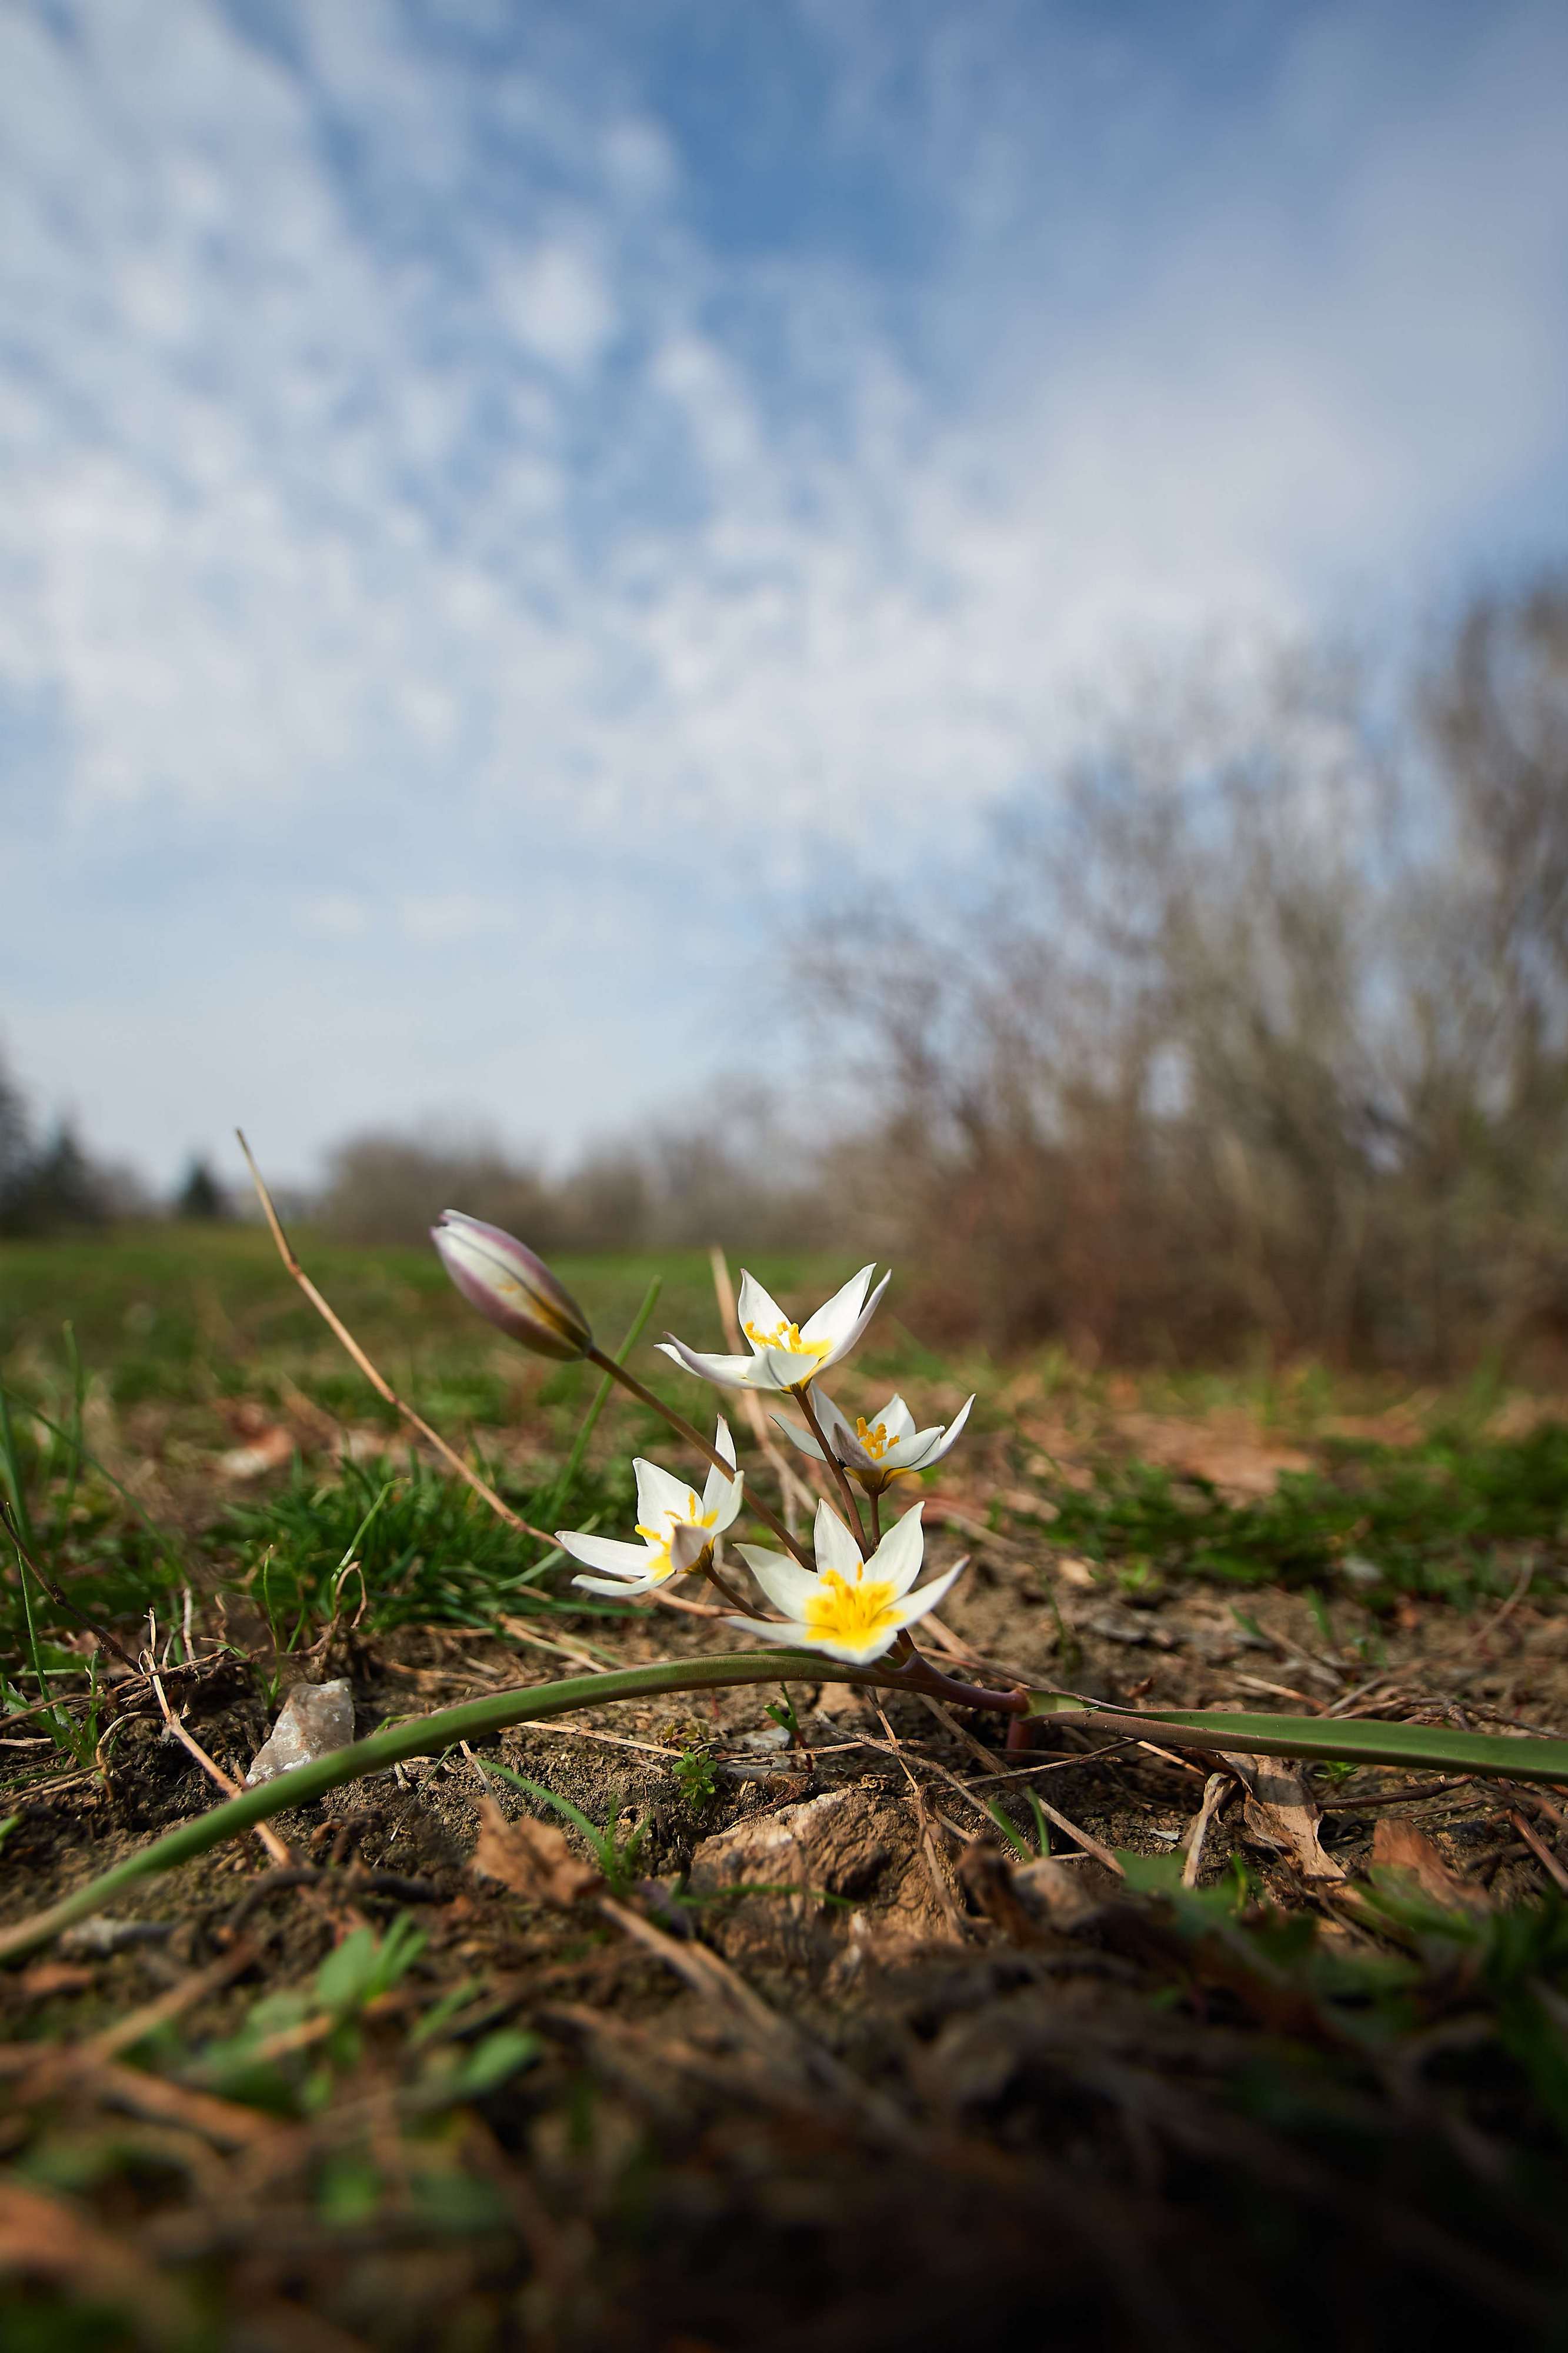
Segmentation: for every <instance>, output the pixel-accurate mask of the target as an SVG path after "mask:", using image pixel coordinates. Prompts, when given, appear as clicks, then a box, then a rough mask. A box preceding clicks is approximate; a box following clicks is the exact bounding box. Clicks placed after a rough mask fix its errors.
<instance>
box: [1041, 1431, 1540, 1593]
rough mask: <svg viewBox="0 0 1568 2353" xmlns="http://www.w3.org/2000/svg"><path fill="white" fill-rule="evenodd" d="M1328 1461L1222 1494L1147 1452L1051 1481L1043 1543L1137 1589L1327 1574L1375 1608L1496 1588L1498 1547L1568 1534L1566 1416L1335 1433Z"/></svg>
mask: <svg viewBox="0 0 1568 2353" xmlns="http://www.w3.org/2000/svg"><path fill="white" fill-rule="evenodd" d="M1332 1451H1333V1453H1334V1455H1335V1456H1336V1458H1337V1459H1336V1461H1334V1462H1333V1463H1332V1464H1331V1468H1330V1469H1329V1470H1328V1471H1325V1472H1316V1471H1308V1472H1284V1473H1282V1474H1281V1476H1280V1478H1279V1482H1278V1483H1277V1485H1276V1487H1275V1490H1274V1493H1272V1494H1270V1495H1268V1496H1265V1497H1263V1498H1261V1499H1260V1500H1258V1501H1257V1502H1249V1503H1231V1502H1228V1501H1227V1500H1226V1498H1225V1497H1224V1496H1223V1495H1221V1494H1220V1493H1219V1492H1218V1491H1217V1489H1216V1488H1215V1487H1214V1486H1213V1485H1212V1484H1211V1483H1210V1482H1208V1481H1207V1480H1205V1479H1199V1478H1196V1477H1193V1476H1190V1475H1189V1476H1185V1477H1180V1478H1178V1477H1175V1476H1173V1474H1172V1473H1170V1472H1166V1471H1163V1470H1157V1469H1154V1468H1152V1467H1151V1466H1150V1465H1148V1464H1146V1463H1137V1462H1133V1463H1129V1464H1126V1465H1121V1466H1118V1467H1116V1468H1114V1469H1104V1470H1101V1471H1100V1472H1099V1474H1098V1475H1097V1477H1096V1479H1095V1482H1094V1484H1093V1485H1092V1487H1090V1488H1089V1490H1088V1491H1087V1492H1086V1493H1078V1492H1076V1491H1074V1490H1073V1489H1071V1488H1068V1487H1065V1486H1060V1485H1055V1486H1051V1487H1050V1488H1049V1489H1048V1490H1047V1493H1046V1495H1045V1497H1044V1500H1045V1501H1046V1503H1047V1505H1048V1506H1049V1507H1050V1523H1049V1524H1050V1530H1051V1535H1052V1538H1053V1540H1054V1541H1056V1542H1058V1543H1060V1544H1062V1545H1064V1546H1068V1548H1070V1549H1074V1550H1077V1551H1080V1552H1083V1553H1086V1554H1088V1555H1089V1557H1090V1558H1092V1559H1095V1560H1098V1561H1100V1562H1105V1563H1112V1564H1115V1565H1117V1567H1119V1570H1120V1572H1121V1577H1122V1579H1123V1582H1124V1584H1125V1585H1126V1586H1127V1588H1128V1589H1129V1591H1130V1592H1131V1595H1132V1596H1133V1597H1134V1598H1136V1596H1137V1594H1138V1592H1139V1591H1140V1590H1141V1589H1142V1590H1146V1591H1148V1592H1150V1594H1151V1596H1152V1593H1153V1592H1155V1591H1157V1589H1158V1586H1159V1583H1160V1581H1161V1580H1162V1579H1163V1578H1165V1577H1172V1576H1183V1575H1184V1576H1192V1577H1211V1578H1213V1579H1215V1581H1216V1582H1217V1583H1220V1584H1225V1585H1237V1586H1258V1585H1266V1584H1274V1585H1284V1586H1294V1587H1302V1586H1319V1587H1321V1586H1325V1585H1329V1584H1331V1583H1335V1582H1337V1583H1338V1584H1339V1585H1340V1587H1341V1588H1342V1589H1347V1590H1350V1591H1352V1592H1353V1593H1354V1594H1355V1596H1356V1597H1357V1599H1361V1600H1363V1601H1365V1602H1367V1603H1368V1604H1369V1605H1370V1606H1372V1607H1374V1608H1375V1607H1377V1606H1378V1605H1379V1604H1381V1603H1386V1602H1387V1601H1389V1600H1391V1599H1393V1598H1394V1596H1395V1595H1396V1594H1400V1593H1410V1594H1421V1595H1426V1596H1428V1597H1431V1598H1433V1599H1446V1600H1453V1601H1457V1602H1461V1603H1462V1602H1465V1601H1468V1600H1470V1599H1473V1598H1474V1597H1475V1595H1476V1594H1477V1593H1478V1592H1480V1593H1488V1592H1493V1591H1496V1590H1497V1589H1499V1583H1500V1576H1501V1577H1503V1580H1504V1581H1507V1579H1509V1578H1511V1577H1512V1575H1513V1574H1514V1569H1513V1567H1511V1566H1510V1567H1509V1568H1508V1569H1507V1570H1506V1571H1503V1570H1501V1569H1500V1563H1499V1559H1498V1552H1499V1548H1500V1547H1501V1546H1520V1545H1522V1544H1533V1545H1539V1546H1561V1545H1562V1544H1563V1542H1564V1540H1565V1539H1568V1426H1564V1425H1563V1424H1562V1423H1543V1424H1542V1426H1541V1427H1539V1428H1538V1429H1536V1430H1531V1431H1530V1432H1529V1433H1528V1434H1527V1435H1526V1436H1523V1437H1520V1438H1511V1439H1488V1438H1485V1437H1471V1436H1467V1435H1465V1434H1463V1433H1462V1432H1456V1431H1449V1432H1446V1433H1439V1434H1437V1435H1435V1436H1433V1437H1431V1438H1429V1439H1427V1440H1426V1441H1425V1442H1424V1443H1422V1444H1420V1445H1417V1446H1413V1447H1410V1448H1398V1447H1391V1446H1376V1445H1367V1444H1351V1443H1343V1444H1342V1445H1340V1446H1338V1447H1337V1448H1334V1449H1333V1450H1332Z"/></svg>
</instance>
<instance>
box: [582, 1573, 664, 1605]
mask: <svg viewBox="0 0 1568 2353" xmlns="http://www.w3.org/2000/svg"><path fill="white" fill-rule="evenodd" d="M572 1582H573V1584H574V1585H580V1586H581V1587H582V1588H583V1589H584V1592H585V1593H607V1594H609V1595H610V1596H611V1597H612V1598H613V1599H615V1600H616V1601H635V1600H636V1599H637V1596H638V1594H639V1593H651V1592H652V1591H653V1589H654V1588H655V1586H656V1585H662V1584H664V1582H665V1579H664V1578H663V1577H642V1578H639V1579H638V1580H637V1582H636V1583H635V1584H627V1583H626V1581H625V1580H624V1579H622V1578H620V1577H574V1578H573V1579H572Z"/></svg>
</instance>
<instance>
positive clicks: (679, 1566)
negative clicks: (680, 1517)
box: [669, 1520, 713, 1577]
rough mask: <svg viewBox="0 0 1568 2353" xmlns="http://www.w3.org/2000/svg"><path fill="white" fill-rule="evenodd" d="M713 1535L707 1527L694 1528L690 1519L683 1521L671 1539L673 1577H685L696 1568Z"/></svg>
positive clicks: (670, 1562)
mask: <svg viewBox="0 0 1568 2353" xmlns="http://www.w3.org/2000/svg"><path fill="white" fill-rule="evenodd" d="M712 1541H713V1539H712V1536H711V1535H710V1533H709V1531H708V1529H706V1528H694V1527H693V1526H692V1525H691V1523H690V1521H689V1520H687V1521H684V1522H682V1524H681V1525H680V1526H679V1527H678V1528H676V1529H675V1530H674V1531H673V1532H672V1533H671V1535H670V1539H669V1567H670V1574H671V1575H672V1576H673V1577H685V1576H686V1575H687V1574H688V1572H689V1570H691V1569H694V1568H695V1567H696V1566H697V1564H698V1562H699V1561H700V1559H701V1557H702V1556H703V1554H704V1553H705V1552H706V1551H707V1549H708V1547H709V1546H710V1544H711V1543H712Z"/></svg>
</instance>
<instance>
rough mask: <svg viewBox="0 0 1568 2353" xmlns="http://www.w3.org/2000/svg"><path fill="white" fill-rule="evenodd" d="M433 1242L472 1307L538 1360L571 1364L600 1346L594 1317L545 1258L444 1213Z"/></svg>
mask: <svg viewBox="0 0 1568 2353" xmlns="http://www.w3.org/2000/svg"><path fill="white" fill-rule="evenodd" d="M430 1239H431V1240H432V1241H433V1242H434V1243H435V1245H436V1248H437V1250H438V1251H439V1252H440V1254H441V1263H442V1265H443V1266H444V1267H445V1268H446V1270H447V1273H448V1274H449V1275H450V1276H451V1278H452V1281H453V1282H455V1283H456V1284H457V1286H458V1290H459V1291H460V1292H461V1293H462V1294H463V1296H464V1298H465V1299H466V1300H467V1301H468V1304H469V1306H470V1307H477V1308H478V1309H479V1314H481V1315H483V1316H486V1317H488V1319H489V1322H490V1323H492V1324H497V1325H499V1326H500V1330H501V1331H503V1332H505V1333H506V1334H507V1335H509V1337H510V1338H511V1339H513V1340H519V1341H521V1344H522V1345H523V1346H524V1347H525V1348H531V1349H532V1351H533V1353H534V1355H535V1356H554V1357H556V1358H557V1359H559V1360H561V1361H562V1362H564V1363H571V1362H573V1361H574V1359H575V1358H577V1357H578V1356H586V1355H587V1353H588V1351H589V1349H590V1348H591V1347H592V1346H593V1345H594V1335H593V1334H592V1332H591V1331H590V1330H589V1329H588V1319H587V1317H586V1316H585V1315H584V1313H583V1310H582V1309H581V1308H580V1307H579V1306H578V1304H577V1302H576V1301H575V1300H574V1298H573V1296H572V1293H570V1292H569V1291H568V1290H567V1289H566V1287H565V1285H564V1284H563V1283H560V1282H556V1280H555V1277H554V1276H553V1275H552V1273H551V1271H550V1269H549V1268H548V1267H547V1266H546V1265H545V1263H544V1261H543V1260H542V1259H541V1258H535V1256H534V1254H533V1252H532V1251H531V1250H529V1249H528V1248H526V1246H525V1245H524V1244H523V1243H521V1242H520V1241H518V1240H516V1239H515V1238H514V1237H513V1236H512V1235H511V1234H509V1233H503V1232H502V1230H501V1229H500V1226H487V1225H486V1224H485V1222H484V1220H483V1219H481V1218H466V1217H464V1215H463V1213H462V1211H461V1210H460V1209H443V1210H442V1212H441V1223H440V1224H439V1225H438V1226H432V1227H431V1229H430Z"/></svg>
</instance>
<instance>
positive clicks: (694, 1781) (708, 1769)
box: [675, 1747, 719, 1813]
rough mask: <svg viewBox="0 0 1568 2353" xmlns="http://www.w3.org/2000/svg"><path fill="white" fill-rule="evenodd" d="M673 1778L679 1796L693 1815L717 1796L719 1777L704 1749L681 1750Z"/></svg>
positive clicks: (707, 1752)
mask: <svg viewBox="0 0 1568 2353" xmlns="http://www.w3.org/2000/svg"><path fill="white" fill-rule="evenodd" d="M675 1778H676V1779H677V1780H678V1781H679V1784H680V1794H681V1796H682V1797H683V1798H684V1799H685V1800H686V1802H687V1804H688V1805H689V1807H690V1808H691V1810H692V1811H693V1813H700V1812H701V1810H702V1809H703V1807H704V1806H710V1805H711V1804H712V1802H713V1800H714V1799H715V1798H716V1797H717V1796H718V1794H719V1776H718V1773H717V1772H716V1770H715V1769H714V1764H713V1759H712V1757H711V1755H710V1752H709V1751H708V1750H707V1749H706V1748H701V1747H691V1748H683V1749H682V1750H681V1752H680V1754H679V1757H677V1758H676V1760H675Z"/></svg>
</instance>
